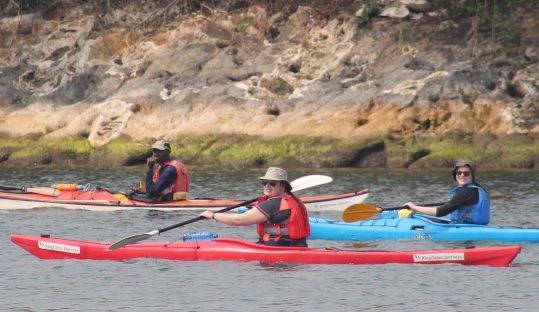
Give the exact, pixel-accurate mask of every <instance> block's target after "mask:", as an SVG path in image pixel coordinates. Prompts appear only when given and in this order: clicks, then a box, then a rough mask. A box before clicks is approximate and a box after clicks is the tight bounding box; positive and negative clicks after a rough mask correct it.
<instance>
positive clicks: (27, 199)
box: [0, 189, 369, 211]
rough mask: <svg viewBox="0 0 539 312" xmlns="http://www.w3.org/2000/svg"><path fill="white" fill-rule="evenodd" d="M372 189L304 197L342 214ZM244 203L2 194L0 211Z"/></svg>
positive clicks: (103, 194) (316, 207) (315, 207)
mask: <svg viewBox="0 0 539 312" xmlns="http://www.w3.org/2000/svg"><path fill="white" fill-rule="evenodd" d="M368 195H369V191H368V189H358V190H356V191H354V192H349V193H343V194H330V195H319V196H304V197H300V198H301V199H302V200H303V202H304V203H305V205H306V206H307V209H309V211H330V210H337V211H342V210H344V209H345V208H346V207H348V206H349V205H352V204H355V203H358V202H362V201H364V200H365V199H366V198H367V197H368ZM241 202H243V201H242V200H228V199H191V200H182V201H170V202H157V203H148V202H144V201H138V200H132V199H125V198H124V199H120V198H118V197H116V196H115V194H112V193H110V192H108V191H106V190H97V191H95V192H86V191H58V195H55V196H48V195H43V194H34V193H25V192H11V191H9V192H8V191H0V209H33V208H44V207H47V208H49V207H50V208H64V209H84V210H93V211H116V210H133V209H146V210H166V211H174V210H206V209H209V210H219V209H223V208H225V207H229V206H234V205H237V204H240V203H241Z"/></svg>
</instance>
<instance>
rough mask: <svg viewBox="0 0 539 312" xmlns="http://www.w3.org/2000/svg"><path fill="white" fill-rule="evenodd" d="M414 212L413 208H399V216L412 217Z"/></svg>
mask: <svg viewBox="0 0 539 312" xmlns="http://www.w3.org/2000/svg"><path fill="white" fill-rule="evenodd" d="M413 214H414V211H413V210H412V209H401V210H399V218H411V217H412V215H413Z"/></svg>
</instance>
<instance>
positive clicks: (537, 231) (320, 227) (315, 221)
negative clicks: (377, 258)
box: [309, 215, 539, 243]
mask: <svg viewBox="0 0 539 312" xmlns="http://www.w3.org/2000/svg"><path fill="white" fill-rule="evenodd" d="M309 219H310V225H311V236H310V237H309V239H326V240H356V241H376V240H392V239H409V240H440V241H502V242H531V243H539V228H522V227H512V226H485V225H475V224H450V223H449V224H448V223H441V221H442V220H443V219H438V218H433V220H437V221H438V222H435V221H433V220H431V219H430V218H428V217H424V216H415V215H414V216H413V217H412V218H386V219H374V220H364V221H358V222H352V223H346V222H342V221H335V220H331V219H321V218H313V217H311V218H309Z"/></svg>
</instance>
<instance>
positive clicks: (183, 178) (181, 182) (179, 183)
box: [152, 160, 189, 199]
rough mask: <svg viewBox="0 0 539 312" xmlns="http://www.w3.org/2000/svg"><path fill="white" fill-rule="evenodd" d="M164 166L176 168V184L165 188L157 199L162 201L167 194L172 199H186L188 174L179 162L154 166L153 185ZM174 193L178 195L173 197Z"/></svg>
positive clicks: (173, 161)
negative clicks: (170, 195)
mask: <svg viewBox="0 0 539 312" xmlns="http://www.w3.org/2000/svg"><path fill="white" fill-rule="evenodd" d="M166 166H174V168H176V182H175V183H174V184H172V185H170V186H168V187H167V188H165V189H164V190H163V191H162V192H161V194H160V195H159V196H158V199H162V198H163V197H165V196H167V195H168V194H172V199H176V197H183V199H186V196H187V193H189V173H188V172H187V168H185V165H184V164H183V163H182V162H181V161H179V160H172V161H167V162H164V163H162V164H161V165H159V166H156V167H155V168H154V170H153V177H152V181H153V182H154V183H155V182H157V181H158V180H159V174H160V172H161V168H164V167H166ZM176 193H178V194H177V196H174V195H175V194H176Z"/></svg>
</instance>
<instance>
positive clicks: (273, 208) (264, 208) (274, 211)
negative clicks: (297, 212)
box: [255, 197, 290, 223]
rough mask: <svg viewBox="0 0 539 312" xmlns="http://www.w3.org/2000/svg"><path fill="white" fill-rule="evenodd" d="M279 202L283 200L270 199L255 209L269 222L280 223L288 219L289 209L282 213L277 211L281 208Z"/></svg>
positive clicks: (278, 198) (277, 198)
mask: <svg viewBox="0 0 539 312" xmlns="http://www.w3.org/2000/svg"><path fill="white" fill-rule="evenodd" d="M281 200H283V199H282V198H280V197H276V198H270V199H268V200H266V201H263V202H262V203H261V204H260V205H259V206H255V207H257V208H258V209H259V210H260V211H261V212H262V213H263V214H264V215H266V217H267V218H268V221H269V222H271V223H281V222H283V221H284V220H286V219H288V218H289V217H290V209H286V210H283V211H281V210H279V209H280V207H281Z"/></svg>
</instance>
